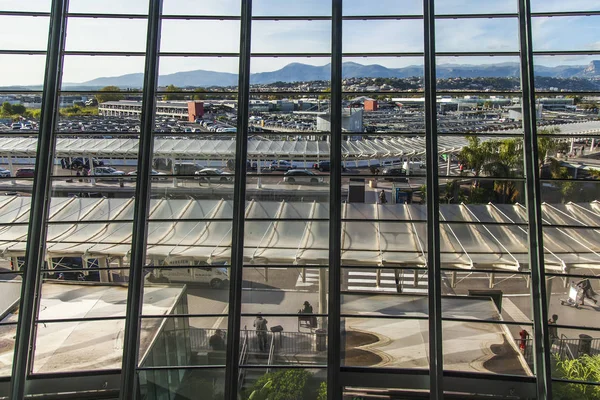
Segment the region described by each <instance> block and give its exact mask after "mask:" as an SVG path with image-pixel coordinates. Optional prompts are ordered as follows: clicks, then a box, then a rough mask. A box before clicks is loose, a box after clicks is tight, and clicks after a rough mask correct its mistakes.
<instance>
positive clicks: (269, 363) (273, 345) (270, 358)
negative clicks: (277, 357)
mask: <svg viewBox="0 0 600 400" xmlns="http://www.w3.org/2000/svg"><path fill="white" fill-rule="evenodd" d="M274 354H275V334H272V335H271V347H270V348H269V359H268V360H267V373H269V372H271V368H270V365H271V364H272V363H273V358H274Z"/></svg>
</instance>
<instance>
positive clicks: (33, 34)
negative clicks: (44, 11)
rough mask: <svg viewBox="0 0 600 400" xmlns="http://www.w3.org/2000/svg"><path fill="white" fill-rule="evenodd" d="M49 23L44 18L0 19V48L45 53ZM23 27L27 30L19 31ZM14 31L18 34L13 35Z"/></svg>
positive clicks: (47, 19)
mask: <svg viewBox="0 0 600 400" xmlns="http://www.w3.org/2000/svg"><path fill="white" fill-rule="evenodd" d="M2 5H3V6H4V4H2ZM49 21H50V19H49V18H46V17H4V16H3V17H0V48H1V49H2V50H42V51H45V50H46V46H47V45H48V39H47V37H46V36H47V34H48V25H49ZM24 25H27V27H28V28H27V29H20V27H22V26H24ZM16 31H20V34H19V35H15V34H14V32H16Z"/></svg>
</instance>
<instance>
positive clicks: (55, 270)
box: [40, 256, 129, 286]
mask: <svg viewBox="0 0 600 400" xmlns="http://www.w3.org/2000/svg"><path fill="white" fill-rule="evenodd" d="M102 257H104V256H99V257H96V258H94V257H88V258H87V259H88V260H94V259H97V258H102ZM52 258H59V257H52ZM95 271H114V272H117V271H129V268H128V267H123V268H119V267H101V268H94V267H88V268H86V267H83V268H68V269H50V268H44V269H41V270H40V273H41V274H48V273H56V272H59V273H60V272H67V273H69V272H95ZM63 282H64V281H63ZM66 282H77V281H69V280H67V281H66ZM95 283H96V284H97V285H101V286H104V285H103V284H102V283H101V282H95ZM119 283H127V282H119ZM111 284H113V283H111Z"/></svg>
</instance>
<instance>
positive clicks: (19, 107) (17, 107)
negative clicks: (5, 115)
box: [12, 104, 27, 115]
mask: <svg viewBox="0 0 600 400" xmlns="http://www.w3.org/2000/svg"><path fill="white" fill-rule="evenodd" d="M25 111H27V109H26V108H25V106H24V105H23V104H13V106H12V113H13V114H17V115H23V114H25Z"/></svg>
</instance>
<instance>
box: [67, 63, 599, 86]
mask: <svg viewBox="0 0 600 400" xmlns="http://www.w3.org/2000/svg"><path fill="white" fill-rule="evenodd" d="M330 68H331V67H330V64H327V65H323V66H314V65H307V64H302V63H291V64H288V65H286V66H285V67H283V68H281V69H278V70H276V71H271V72H259V73H255V74H252V75H251V77H250V82H251V83H252V84H269V83H274V82H302V81H318V80H329V79H330V75H331V70H330ZM342 68H343V72H342V75H343V77H344V78H410V77H414V76H422V75H423V67H422V66H420V65H412V66H408V67H403V68H387V67H384V66H382V65H378V64H371V65H363V64H358V63H354V62H345V63H344V64H343V66H342ZM535 72H536V75H537V76H542V77H550V78H588V79H593V78H600V61H592V62H590V63H589V64H588V65H579V66H577V65H576V66H573V65H569V66H557V67H546V66H543V65H536V68H535ZM519 75H520V67H519V64H518V63H500V64H491V65H462V64H441V65H438V66H437V77H438V78H459V77H461V78H477V77H481V78H491V77H498V78H509V77H514V78H516V77H519ZM237 79H238V78H237V74H233V73H226V72H215V71H206V70H195V71H185V72H177V73H174V74H167V75H161V76H160V77H159V80H158V84H159V86H167V85H175V86H178V87H197V86H203V87H214V86H235V85H237ZM142 83H143V75H142V74H141V73H138V74H127V75H121V76H114V77H102V78H96V79H93V80H91V81H87V82H83V83H72V84H68V83H66V84H65V85H64V86H68V87H72V86H79V87H90V88H94V87H96V88H100V87H104V86H110V85H113V86H118V87H121V88H141V87H142Z"/></svg>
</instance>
